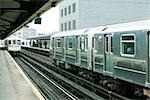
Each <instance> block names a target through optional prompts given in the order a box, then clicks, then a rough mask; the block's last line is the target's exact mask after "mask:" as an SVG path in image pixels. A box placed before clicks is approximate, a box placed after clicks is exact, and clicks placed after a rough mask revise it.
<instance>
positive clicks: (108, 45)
mask: <svg viewBox="0 0 150 100" xmlns="http://www.w3.org/2000/svg"><path fill="white" fill-rule="evenodd" d="M104 44H105V45H104V46H105V56H104V57H105V71H106V73H108V74H112V73H113V36H112V34H106V35H105V43H104Z"/></svg>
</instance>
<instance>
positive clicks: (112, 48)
mask: <svg viewBox="0 0 150 100" xmlns="http://www.w3.org/2000/svg"><path fill="white" fill-rule="evenodd" d="M110 39H111V49H110V50H111V52H113V38H112V36H111V38H110Z"/></svg>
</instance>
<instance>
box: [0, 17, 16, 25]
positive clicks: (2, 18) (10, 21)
mask: <svg viewBox="0 0 150 100" xmlns="http://www.w3.org/2000/svg"><path fill="white" fill-rule="evenodd" d="M0 19H1V20H4V21H7V22H9V23H11V24H12V23H13V21H11V20H8V19H5V18H0Z"/></svg>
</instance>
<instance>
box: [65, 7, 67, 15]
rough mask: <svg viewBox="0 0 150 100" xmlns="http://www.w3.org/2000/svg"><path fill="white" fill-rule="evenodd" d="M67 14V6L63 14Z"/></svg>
mask: <svg viewBox="0 0 150 100" xmlns="http://www.w3.org/2000/svg"><path fill="white" fill-rule="evenodd" d="M66 15H67V8H65V16H66Z"/></svg>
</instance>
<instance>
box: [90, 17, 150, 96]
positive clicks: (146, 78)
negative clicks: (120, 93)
mask: <svg viewBox="0 0 150 100" xmlns="http://www.w3.org/2000/svg"><path fill="white" fill-rule="evenodd" d="M149 23H150V20H141V21H134V22H127V23H120V24H114V25H107V26H105V29H104V30H98V31H96V32H95V34H94V39H93V48H94V52H93V53H92V54H93V56H92V57H93V58H92V59H93V71H94V72H98V73H102V74H105V75H108V76H111V77H112V78H113V79H119V80H123V82H124V83H125V84H128V85H125V84H124V85H122V86H124V87H125V86H128V87H131V88H132V90H133V91H134V93H138V94H143V93H144V92H143V91H142V89H143V90H145V89H146V88H150V70H149V69H150V66H149V65H150V64H149V63H150V61H149V59H150V58H149V57H150V54H149V51H150V47H149V44H150V41H149V40H150V34H149V33H150V32H149V31H150V27H149ZM108 82H110V81H108ZM119 82H120V81H119ZM123 82H122V83H123ZM126 82H127V83H126ZM130 83H131V84H130ZM148 90H149V89H148Z"/></svg>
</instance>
